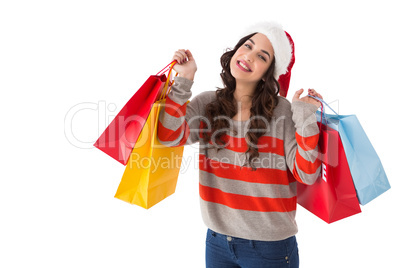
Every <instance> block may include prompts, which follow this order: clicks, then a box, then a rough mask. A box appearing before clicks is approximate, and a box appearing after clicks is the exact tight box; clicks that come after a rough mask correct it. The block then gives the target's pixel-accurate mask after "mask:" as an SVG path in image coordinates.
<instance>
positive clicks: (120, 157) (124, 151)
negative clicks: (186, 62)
mask: <svg viewBox="0 0 402 268" xmlns="http://www.w3.org/2000/svg"><path fill="white" fill-rule="evenodd" d="M175 63H176V61H173V62H171V63H170V64H169V65H167V66H166V67H165V68H163V69H162V70H161V71H160V72H159V73H158V74H156V75H151V76H150V77H149V78H148V79H147V80H146V81H145V83H144V84H143V85H142V86H141V87H140V89H138V91H137V92H136V93H135V94H134V95H133V96H132V97H131V99H130V100H129V101H128V102H127V103H126V105H124V107H123V108H122V109H121V111H120V112H119V113H118V114H117V115H116V117H115V118H114V119H113V121H112V122H111V123H110V124H109V126H108V127H107V128H106V129H105V131H104V132H103V133H102V135H101V136H100V137H99V139H98V140H97V141H96V142H95V144H94V146H95V147H96V148H98V149H100V150H101V151H103V152H104V153H106V154H108V155H109V156H111V157H112V158H114V159H116V160H117V161H119V162H120V163H122V164H123V165H126V164H127V161H128V159H129V157H130V154H131V151H132V150H133V148H134V145H135V143H136V141H137V139H138V137H139V135H140V133H141V130H142V128H143V127H144V125H145V123H146V121H147V118H148V115H149V113H150V111H151V108H152V105H153V104H154V103H155V101H156V100H158V99H159V98H160V97H161V95H162V93H163V91H164V88H165V87H166V86H167V84H168V83H169V81H168V80H170V74H171V70H172V68H173V65H174V64H175ZM167 71H169V74H168V77H166V75H165V74H164V73H166V72H167ZM165 92H166V91H165Z"/></svg>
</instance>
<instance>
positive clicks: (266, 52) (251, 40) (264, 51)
mask: <svg viewBox="0 0 402 268" xmlns="http://www.w3.org/2000/svg"><path fill="white" fill-rule="evenodd" d="M248 41H250V42H251V43H253V45H255V43H254V41H253V39H251V38H250V39H248ZM261 51H262V52H263V53H265V54H267V55H268V57H269V58H271V55H270V54H269V53H268V51H266V50H263V49H261Z"/></svg>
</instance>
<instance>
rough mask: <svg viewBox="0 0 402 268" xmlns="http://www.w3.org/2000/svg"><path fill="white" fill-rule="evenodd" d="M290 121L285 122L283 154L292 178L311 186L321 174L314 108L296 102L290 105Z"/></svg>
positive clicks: (317, 129)
mask: <svg viewBox="0 0 402 268" xmlns="http://www.w3.org/2000/svg"><path fill="white" fill-rule="evenodd" d="M291 110H292V120H287V122H286V129H287V130H286V141H285V154H286V162H287V165H288V168H289V169H290V171H291V172H292V174H293V176H294V178H295V179H296V180H297V181H298V182H300V183H303V184H308V185H311V184H313V183H314V182H315V181H316V180H317V178H318V177H319V175H320V172H321V160H320V158H319V148H318V140H319V134H320V133H319V128H318V125H317V119H316V116H315V111H316V110H317V108H316V106H315V105H313V104H308V103H304V102H301V101H296V102H293V103H292V106H291Z"/></svg>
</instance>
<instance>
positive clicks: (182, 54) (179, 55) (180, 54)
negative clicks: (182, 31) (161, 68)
mask: <svg viewBox="0 0 402 268" xmlns="http://www.w3.org/2000/svg"><path fill="white" fill-rule="evenodd" d="M173 59H174V60H177V63H179V64H182V63H184V62H186V61H187V55H186V51H185V50H184V49H179V50H177V51H176V52H175V53H174V56H173Z"/></svg>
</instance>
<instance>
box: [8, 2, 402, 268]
mask: <svg viewBox="0 0 402 268" xmlns="http://www.w3.org/2000/svg"><path fill="white" fill-rule="evenodd" d="M279 3H280V4H279ZM328 3H330V4H328ZM397 3H398V2H397V1H334V2H325V3H323V1H317V2H309V1H275V2H274V1H267V0H265V1H235V0H231V1H205V0H204V1H197V2H195V1H194V3H193V2H191V1H179V0H177V1H85V0H80V1H74V0H71V1H2V2H1V4H0V40H1V41H0V88H1V104H0V111H1V131H0V137H1V140H0V142H1V169H0V172H1V186H0V215H1V216H0V217H1V220H0V246H1V249H0V252H1V253H0V254H1V256H0V266H1V267H204V250H205V242H204V241H205V233H206V227H205V226H204V224H203V222H202V219H201V217H200V211H199V200H198V198H199V197H198V180H197V177H198V167H197V151H198V149H197V146H188V147H186V148H185V152H184V161H186V163H184V162H183V166H182V171H181V173H180V176H179V182H178V185H177V189H176V193H175V194H174V195H172V196H170V197H169V198H167V199H165V200H164V201H163V202H161V203H159V204H157V205H156V206H155V207H153V208H151V209H150V210H145V209H143V208H140V207H137V206H132V205H129V204H127V203H125V202H122V201H120V200H118V199H115V198H114V197H113V196H114V193H115V191H116V189H117V187H118V184H119V182H120V179H121V175H122V174H123V171H124V166H123V165H121V164H119V163H118V162H116V161H115V160H113V159H112V158H110V157H109V156H107V155H106V154H104V153H102V152H101V151H99V150H97V149H94V148H92V146H91V145H92V144H93V142H95V140H96V139H97V138H98V137H99V135H100V134H101V132H102V131H103V130H104V128H105V127H106V122H110V120H111V119H112V118H113V116H114V115H115V114H116V113H117V112H118V111H119V110H120V109H121V108H122V107H123V105H124V104H125V103H126V101H127V100H128V99H129V98H130V97H131V96H132V95H133V94H134V93H135V91H136V90H137V89H138V88H139V87H140V86H141V85H142V83H143V82H144V81H145V80H146V79H147V78H148V76H149V75H151V74H155V73H156V72H158V71H159V70H160V69H161V68H163V67H164V66H165V65H166V64H168V63H169V62H170V60H171V57H172V55H173V53H174V51H175V50H176V49H179V48H184V49H190V50H191V51H192V52H193V55H194V57H195V59H196V61H197V65H198V72H197V74H196V78H195V84H194V86H193V89H192V90H193V96H195V95H196V94H199V93H201V92H202V91H205V90H214V89H215V88H216V87H218V86H221V82H220V77H219V73H220V70H221V67H220V64H219V58H220V56H221V54H222V53H223V52H224V50H225V49H226V48H228V47H233V46H234V45H235V43H236V42H237V41H238V39H239V37H241V35H242V29H244V27H246V26H248V25H250V24H252V23H254V22H256V21H262V20H270V19H274V20H277V21H279V22H281V23H282V25H283V26H284V29H285V30H287V31H288V32H289V33H290V34H291V35H292V37H293V39H294V42H295V50H296V63H295V66H294V68H293V71H292V80H291V84H290V91H289V95H288V98H291V97H292V96H293V94H294V92H295V90H297V89H299V88H305V89H308V88H310V87H311V88H315V89H316V90H317V91H318V92H320V93H321V94H322V95H323V96H324V98H325V99H326V100H327V101H328V102H331V103H333V105H334V106H335V108H336V109H338V110H339V112H340V113H341V114H356V115H357V116H358V118H359V120H360V122H361V124H362V125H363V127H364V129H365V131H366V133H367V134H368V136H369V138H370V140H371V142H372V144H373V145H374V147H375V148H376V151H377V153H378V154H379V156H380V158H381V160H382V163H383V166H384V168H385V170H386V172H387V175H388V178H389V181H390V183H391V185H392V189H391V190H390V191H388V192H386V193H385V194H383V195H382V196H380V197H379V198H378V199H376V200H375V201H373V202H371V203H369V204H367V205H366V206H364V207H362V210H363V212H362V213H360V214H358V215H355V216H352V217H350V218H347V219H344V220H341V221H339V222H336V223H333V224H329V225H328V224H326V223H325V222H323V221H322V220H320V219H318V218H317V217H315V216H314V215H312V214H310V213H309V212H307V211H306V210H305V209H303V208H301V207H299V209H298V212H297V221H298V225H299V233H298V235H297V239H298V242H299V249H300V261H301V266H300V267H307V268H310V267H326V268H330V267H334V268H335V267H396V266H398V265H400V244H399V243H400V242H401V238H402V237H401V232H400V228H401V227H400V226H401V220H400V219H401V216H400V215H398V214H399V212H400V211H401V202H400V196H401V194H402V192H401V181H400V174H399V171H400V166H401V161H400V160H401V157H400V151H401V149H402V148H401V143H400V133H399V132H398V130H397V127H398V125H399V124H400V116H399V111H400V99H399V98H400V91H401V83H400V72H401V68H400V64H401V60H402V57H401V45H402V42H401V37H400V25H401V22H402V20H401V19H400V12H399V7H398V6H399V5H398V4H397Z"/></svg>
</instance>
